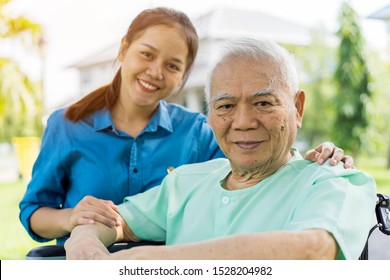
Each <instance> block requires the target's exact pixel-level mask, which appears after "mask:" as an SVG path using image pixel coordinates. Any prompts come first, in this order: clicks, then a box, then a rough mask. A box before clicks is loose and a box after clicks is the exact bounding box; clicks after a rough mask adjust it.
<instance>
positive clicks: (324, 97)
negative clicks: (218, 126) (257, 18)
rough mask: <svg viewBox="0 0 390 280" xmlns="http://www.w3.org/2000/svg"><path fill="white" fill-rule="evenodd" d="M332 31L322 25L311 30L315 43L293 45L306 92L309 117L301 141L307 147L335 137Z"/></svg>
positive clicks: (301, 132) (307, 114) (305, 122)
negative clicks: (329, 41)
mask: <svg viewBox="0 0 390 280" xmlns="http://www.w3.org/2000/svg"><path fill="white" fill-rule="evenodd" d="M328 34H329V33H328V31H327V30H325V29H324V28H322V27H318V28H315V29H313V30H311V43H310V45H309V46H307V47H302V46H295V47H292V48H290V49H291V50H292V52H293V53H294V54H295V56H296V57H297V63H298V65H297V67H298V69H299V80H300V82H301V85H300V87H301V88H302V89H303V90H304V91H305V93H306V105H305V117H304V120H303V126H302V128H301V129H300V130H299V133H298V140H299V141H302V142H304V143H305V144H306V145H307V147H311V146H314V145H317V144H319V143H320V142H322V141H323V139H330V138H331V131H332V124H333V120H334V117H335V112H334V111H335V110H334V104H333V102H332V99H333V98H334V92H335V83H334V81H333V72H334V66H335V49H334V48H332V47H330V46H329V44H328V43H327V41H328V39H329V38H328V37H329V35H328Z"/></svg>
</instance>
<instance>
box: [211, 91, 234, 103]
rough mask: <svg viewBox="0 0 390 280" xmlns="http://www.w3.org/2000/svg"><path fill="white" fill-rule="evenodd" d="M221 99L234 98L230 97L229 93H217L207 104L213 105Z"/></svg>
mask: <svg viewBox="0 0 390 280" xmlns="http://www.w3.org/2000/svg"><path fill="white" fill-rule="evenodd" d="M222 99H234V96H233V95H231V94H230V93H227V92H223V93H218V94H217V95H215V96H213V97H212V98H211V99H210V102H209V104H211V103H214V102H216V101H219V100H222Z"/></svg>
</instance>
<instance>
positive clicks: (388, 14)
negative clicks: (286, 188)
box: [368, 4, 390, 21]
mask: <svg viewBox="0 0 390 280" xmlns="http://www.w3.org/2000/svg"><path fill="white" fill-rule="evenodd" d="M368 18H372V19H382V20H389V21H390V4H388V5H387V6H384V7H383V8H381V9H379V10H378V11H376V12H374V13H373V14H371V15H369V16H368Z"/></svg>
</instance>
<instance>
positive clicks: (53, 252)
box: [26, 241, 164, 260]
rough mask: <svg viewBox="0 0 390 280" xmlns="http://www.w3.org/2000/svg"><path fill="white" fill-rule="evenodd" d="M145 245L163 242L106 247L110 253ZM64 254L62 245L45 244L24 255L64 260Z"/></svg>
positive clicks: (42, 258)
mask: <svg viewBox="0 0 390 280" xmlns="http://www.w3.org/2000/svg"><path fill="white" fill-rule="evenodd" d="M146 245H154V246H156V245H164V243H163V242H154V241H139V242H124V243H114V244H112V245H111V246H109V247H107V249H108V251H109V252H110V253H114V252H118V251H120V250H123V249H130V248H132V247H137V246H146ZM65 256H66V252H65V248H64V245H46V246H39V247H36V248H33V249H31V250H30V252H28V253H27V255H26V260H65Z"/></svg>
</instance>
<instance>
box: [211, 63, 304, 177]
mask: <svg viewBox="0 0 390 280" xmlns="http://www.w3.org/2000/svg"><path fill="white" fill-rule="evenodd" d="M281 79H282V76H281V75H280V71H279V67H277V66H276V65H275V63H273V62H271V61H270V60H268V59H266V60H263V61H261V62H259V61H254V60H251V59H245V58H244V59H243V58H240V59H228V60H225V61H223V62H222V63H220V64H219V65H218V66H217V68H216V70H215V72H214V75H213V79H212V81H213V84H212V87H211V102H210V112H209V122H210V124H211V126H212V128H213V130H214V133H215V136H216V138H217V141H218V144H219V146H220V147H221V149H222V151H223V152H224V153H225V155H226V157H227V158H229V160H230V162H231V164H232V168H233V170H234V169H236V170H238V171H240V172H250V171H251V170H258V169H259V168H265V169H266V170H268V169H270V170H273V171H275V170H276V169H277V168H279V167H280V166H281V165H283V164H284V163H286V162H287V161H288V160H289V158H290V157H291V154H290V148H291V146H292V144H293V143H294V140H295V137H296V133H297V128H299V127H300V126H301V123H302V116H303V105H304V99H305V98H304V93H303V92H302V91H300V92H298V93H297V95H293V94H292V93H290V92H288V90H287V87H286V85H285V83H284V81H281Z"/></svg>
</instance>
